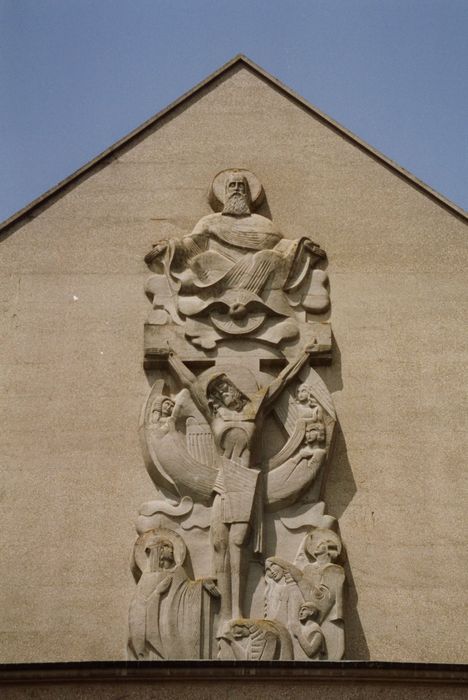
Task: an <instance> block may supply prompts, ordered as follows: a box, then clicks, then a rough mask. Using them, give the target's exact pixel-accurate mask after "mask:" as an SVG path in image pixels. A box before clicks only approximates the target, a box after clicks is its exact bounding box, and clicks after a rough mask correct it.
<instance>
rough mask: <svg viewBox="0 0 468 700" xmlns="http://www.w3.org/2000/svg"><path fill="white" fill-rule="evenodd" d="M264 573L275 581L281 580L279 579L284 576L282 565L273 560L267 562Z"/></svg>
mask: <svg viewBox="0 0 468 700" xmlns="http://www.w3.org/2000/svg"><path fill="white" fill-rule="evenodd" d="M265 573H266V575H267V576H268V578H271V579H273V581H276V583H279V581H281V579H282V578H283V576H284V570H283V569H282V567H281V566H280V565H279V564H275V563H273V562H270V563H269V564H267V566H266V571H265Z"/></svg>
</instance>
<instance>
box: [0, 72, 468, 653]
mask: <svg viewBox="0 0 468 700" xmlns="http://www.w3.org/2000/svg"><path fill="white" fill-rule="evenodd" d="M233 166H238V167H244V168H247V169H250V170H252V171H253V172H255V173H256V175H257V176H258V177H259V178H260V180H261V181H262V183H263V186H264V188H265V191H266V194H267V207H268V208H269V210H270V211H271V215H272V216H273V218H274V220H275V221H276V222H277V223H278V224H279V226H280V228H281V230H282V232H283V234H284V235H285V236H287V237H292V238H294V237H297V236H300V235H301V234H309V235H310V236H311V237H312V238H313V239H314V240H316V241H317V242H319V243H320V244H321V246H322V247H323V248H324V249H325V250H326V251H327V253H328V257H329V265H328V272H329V275H330V279H331V295H332V316H331V320H332V324H333V331H334V336H335V341H336V345H335V349H334V362H333V365H332V366H331V367H329V368H322V369H319V372H320V374H321V376H322V377H323V378H324V379H325V381H326V382H327V385H328V387H329V389H330V391H331V392H332V394H333V396H334V400H335V405H336V408H337V412H338V415H339V419H340V423H341V433H340V435H339V436H338V440H337V444H336V448H335V456H334V460H333V462H332V467H331V470H330V475H329V480H328V485H327V491H326V502H327V505H328V512H329V513H331V514H332V515H334V516H336V517H338V518H339V520H340V528H341V534H342V537H343V541H344V542H345V544H346V547H347V554H348V570H347V576H348V582H349V592H348V612H347V617H346V630H347V652H346V658H350V659H366V658H370V659H379V660H387V661H431V662H432V661H433V662H454V663H455V662H465V661H467V659H466V652H465V651H464V643H463V642H464V639H465V630H464V625H465V619H464V617H463V615H462V614H461V611H462V604H463V599H464V596H465V591H466V589H467V586H468V581H467V576H466V562H464V560H463V558H464V551H466V544H465V539H466V538H464V532H463V521H464V514H465V508H466V505H465V503H466V499H465V497H464V483H465V478H464V477H465V474H464V466H463V465H464V458H465V455H466V451H467V445H466V437H465V431H464V430H463V428H464V425H463V415H464V401H465V394H464V391H463V385H462V367H463V360H464V357H465V356H464V354H463V335H464V329H465V327H466V321H465V323H464V312H465V309H466V305H465V307H464V306H463V304H464V302H466V272H465V270H466V253H467V244H466V233H467V231H466V223H464V222H463V221H462V220H461V219H460V218H458V217H457V216H455V215H454V214H451V213H450V212H449V211H447V210H446V209H444V208H443V207H442V206H440V205H439V204H437V203H436V202H435V201H433V200H432V199H430V197H428V196H427V195H425V194H424V193H422V192H421V191H419V190H418V189H417V188H416V187H414V186H412V185H410V184H408V182H406V181H405V180H404V179H402V178H401V177H400V176H398V175H397V174H395V172H393V171H391V170H390V169H389V168H386V167H385V166H383V165H382V164H381V163H380V162H378V161H377V160H376V159H374V158H373V157H371V156H370V155H369V154H367V153H365V152H364V151H363V150H362V149H360V148H359V147H358V146H356V145H355V144H353V143H351V142H350V141H349V140H347V139H346V138H344V137H343V136H341V135H339V134H338V133H337V132H336V131H335V130H333V129H332V128H330V127H329V126H326V125H325V124H324V123H323V122H322V121H321V120H320V119H319V118H317V117H314V116H313V115H312V114H311V113H310V112H309V111H308V110H306V109H305V108H303V107H300V106H299V105H297V104H295V103H294V102H293V101H292V100H291V99H289V98H288V97H287V96H286V95H285V94H283V93H282V92H280V91H279V90H276V89H274V88H273V87H272V86H271V85H269V84H267V83H266V82H265V81H263V80H262V79H261V78H260V77H259V76H258V75H256V74H254V73H252V72H251V71H250V70H248V69H247V68H240V69H238V68H234V69H231V70H230V71H229V72H228V73H227V74H225V75H224V76H222V77H221V78H220V79H218V81H217V82H216V84H215V85H214V87H213V86H211V87H207V88H205V89H204V90H202V91H201V92H199V93H197V94H196V95H195V96H193V97H192V98H191V99H190V100H189V101H188V102H186V103H184V104H183V105H182V106H181V107H179V108H177V110H176V111H175V113H172V115H171V116H170V117H167V118H164V119H163V120H161V121H160V122H159V123H158V124H157V125H156V126H154V127H153V128H152V129H151V131H150V132H149V133H147V134H146V135H145V136H144V138H143V137H142V138H140V139H139V140H137V142H134V143H133V144H132V146H131V147H127V148H125V149H124V150H122V151H120V152H119V153H117V154H116V155H114V156H113V157H111V158H109V159H108V161H107V162H106V163H105V165H104V166H103V167H102V166H99V167H96V168H95V169H94V170H93V171H92V173H91V174H88V175H87V176H84V177H83V178H81V180H80V181H79V182H78V183H77V184H76V185H74V186H72V187H70V188H69V189H68V190H67V191H66V192H65V193H64V194H61V195H60V196H57V197H56V198H55V201H54V202H53V203H52V205H51V206H48V207H44V208H43V210H42V211H40V212H39V214H38V215H37V216H34V218H32V219H31V220H29V221H27V222H26V223H25V222H24V221H23V222H22V223H21V224H19V225H17V226H15V227H13V229H12V230H10V231H8V232H7V235H5V236H4V238H3V240H2V241H1V242H0V310H1V313H2V322H1V334H2V337H1V344H0V368H1V370H0V411H1V425H2V431H1V434H0V454H1V455H2V485H1V491H0V498H1V512H0V527H1V532H2V538H1V562H2V564H1V567H2V574H1V581H2V583H1V589H2V595H1V600H0V660H1V661H2V662H35V661H37V662H39V661H40V662H42V661H67V660H74V661H79V660H118V659H124V658H125V656H126V635H127V610H128V604H129V601H130V598H131V595H132V592H133V589H134V582H133V579H132V576H131V573H130V569H129V560H130V552H131V549H132V546H133V542H134V539H135V531H134V526H133V522H134V519H135V517H136V514H137V510H138V506H139V505H140V503H141V502H143V501H144V500H148V499H149V498H151V497H152V496H153V494H154V487H153V485H152V483H151V481H150V479H149V477H148V476H147V474H146V472H145V469H144V466H143V460H142V457H141V452H140V448H139V443H138V435H137V424H138V417H139V413H140V410H141V406H142V403H143V401H144V399H145V397H146V395H147V392H148V389H149V384H148V380H147V378H146V376H145V373H144V371H143V367H142V338H143V323H144V321H145V318H146V315H147V312H148V310H149V303H148V302H147V300H146V299H145V296H144V294H143V284H144V281H145V279H146V277H147V275H148V271H147V268H146V267H145V265H144V262H143V256H144V254H145V253H146V252H147V251H148V250H149V249H150V247H151V244H152V243H154V242H156V241H157V240H159V239H161V238H167V237H170V236H180V235H181V234H183V233H187V232H189V231H190V230H191V229H192V227H193V225H194V224H195V223H196V221H197V220H198V219H199V218H200V217H201V216H203V215H205V214H207V213H209V211H210V209H209V206H208V204H207V200H206V194H207V190H208V186H209V184H210V182H211V180H212V178H213V176H214V174H215V173H216V172H218V171H220V170H222V169H224V168H226V167H233ZM260 213H268V209H266V208H264V209H263V210H262V211H260Z"/></svg>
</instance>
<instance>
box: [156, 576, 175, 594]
mask: <svg viewBox="0 0 468 700" xmlns="http://www.w3.org/2000/svg"><path fill="white" fill-rule="evenodd" d="M171 583H172V576H166V578H165V579H163V580H162V581H161V583H160V584H159V585H158V586H156V593H157V595H162V594H163V593H166V591H168V590H169V588H170V587H171Z"/></svg>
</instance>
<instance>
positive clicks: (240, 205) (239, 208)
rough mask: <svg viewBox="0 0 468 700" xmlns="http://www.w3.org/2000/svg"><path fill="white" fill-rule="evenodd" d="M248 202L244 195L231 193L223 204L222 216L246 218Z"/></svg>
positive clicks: (248, 210) (248, 207)
mask: <svg viewBox="0 0 468 700" xmlns="http://www.w3.org/2000/svg"><path fill="white" fill-rule="evenodd" d="M250 213H251V212H250V206H249V201H248V199H247V197H246V196H245V194H242V193H241V192H233V193H232V194H231V195H229V196H228V197H227V199H226V201H225V203H224V209H223V214H231V215H232V216H246V215H248V214H250Z"/></svg>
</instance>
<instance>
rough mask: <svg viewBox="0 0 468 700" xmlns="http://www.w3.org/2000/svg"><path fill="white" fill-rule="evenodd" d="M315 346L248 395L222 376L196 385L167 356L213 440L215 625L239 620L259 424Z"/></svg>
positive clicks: (186, 371)
mask: <svg viewBox="0 0 468 700" xmlns="http://www.w3.org/2000/svg"><path fill="white" fill-rule="evenodd" d="M314 350H315V345H310V346H307V347H306V348H305V349H304V351H303V352H301V353H300V354H299V355H298V356H297V357H296V359H294V360H293V361H292V362H290V363H289V364H288V365H287V366H286V367H285V368H284V369H283V370H282V372H280V374H279V375H278V377H276V379H274V380H273V381H272V382H271V383H270V384H269V385H268V386H265V387H263V388H261V389H258V390H257V391H255V392H254V393H251V394H249V395H247V394H245V393H243V392H242V391H241V390H240V389H239V388H238V387H237V386H236V385H235V383H234V382H233V381H232V380H231V379H230V378H229V377H228V376H227V375H226V374H225V373H218V374H216V373H214V374H213V376H212V377H211V379H210V381H209V382H208V383H207V384H206V383H203V382H201V381H200V380H199V379H198V378H197V377H196V376H195V375H194V374H193V373H192V372H191V371H190V370H189V369H188V368H187V367H186V366H185V365H184V363H183V362H182V361H181V360H180V358H179V357H178V356H177V355H176V354H175V353H174V352H170V353H169V358H168V361H169V367H170V369H171V372H172V373H173V375H174V376H175V377H176V378H177V379H178V380H179V382H180V383H181V384H182V385H183V386H184V387H186V388H187V389H188V390H189V392H190V394H191V396H192V399H193V401H194V403H195V405H196V406H197V408H198V409H199V410H200V411H201V412H202V414H203V415H204V417H205V419H206V420H207V422H208V424H209V425H210V427H211V432H212V434H213V438H214V441H215V445H216V449H217V452H218V455H219V457H220V459H219V471H218V478H217V479H216V483H215V486H214V493H215V497H214V501H213V506H212V511H211V529H210V537H211V544H212V548H213V566H214V576H215V577H216V580H217V586H218V589H219V591H220V593H221V610H220V617H221V624H222V623H223V622H225V621H226V620H231V619H233V618H242V617H243V611H242V599H243V590H244V584H245V579H246V576H245V572H244V571H243V566H242V565H243V547H244V544H245V542H246V541H247V538H248V535H249V531H250V529H251V523H252V510H253V504H254V500H255V491H256V483H257V479H258V476H259V473H260V472H259V470H258V469H255V468H254V467H255V457H254V455H253V448H254V445H255V441H256V438H257V437H258V433H259V430H260V428H261V425H262V422H263V419H264V417H265V416H266V414H267V413H268V411H269V409H270V408H271V406H272V404H273V402H274V401H275V399H276V398H277V397H278V396H279V394H280V393H281V391H283V389H284V388H285V386H286V385H287V384H288V383H289V382H290V381H292V380H293V379H294V377H295V376H296V375H297V374H298V372H300V370H301V369H302V367H303V366H304V365H305V364H306V363H307V362H308V360H309V357H310V354H311V353H313V352H314Z"/></svg>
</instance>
